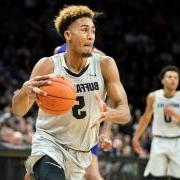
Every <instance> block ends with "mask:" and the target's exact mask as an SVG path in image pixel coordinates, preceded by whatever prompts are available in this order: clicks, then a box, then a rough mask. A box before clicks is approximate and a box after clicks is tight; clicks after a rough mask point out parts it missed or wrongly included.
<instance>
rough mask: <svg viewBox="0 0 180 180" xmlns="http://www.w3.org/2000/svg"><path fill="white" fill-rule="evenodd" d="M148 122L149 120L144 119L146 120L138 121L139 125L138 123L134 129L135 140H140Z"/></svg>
mask: <svg viewBox="0 0 180 180" xmlns="http://www.w3.org/2000/svg"><path fill="white" fill-rule="evenodd" d="M149 121H150V120H149V119H146V118H143V117H142V118H141V119H140V123H139V125H138V127H137V129H136V132H135V134H134V138H135V139H137V140H138V139H140V138H141V136H142V134H143V132H144V131H145V129H146V128H147V126H148V124H149Z"/></svg>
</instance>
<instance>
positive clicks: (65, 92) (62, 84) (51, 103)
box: [37, 76, 76, 115]
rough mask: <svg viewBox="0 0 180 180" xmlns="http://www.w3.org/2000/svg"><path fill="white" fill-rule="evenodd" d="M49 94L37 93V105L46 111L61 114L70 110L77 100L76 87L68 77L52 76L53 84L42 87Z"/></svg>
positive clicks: (51, 113)
mask: <svg viewBox="0 0 180 180" xmlns="http://www.w3.org/2000/svg"><path fill="white" fill-rule="evenodd" d="M40 89H41V90H43V91H45V92H47V96H43V95H39V94H38V95H37V105H38V106H39V108H40V109H42V110H43V111H44V112H45V113H48V114H50V115H61V114H64V113H65V112H67V111H69V110H70V109H71V108H72V107H73V105H74V104H75V101H76V88H75V85H74V84H73V82H72V80H71V79H70V78H68V77H60V76H59V77H56V76H55V77H52V79H51V84H50V85H45V86H41V87H40Z"/></svg>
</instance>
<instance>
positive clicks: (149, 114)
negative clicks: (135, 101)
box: [143, 93, 154, 119]
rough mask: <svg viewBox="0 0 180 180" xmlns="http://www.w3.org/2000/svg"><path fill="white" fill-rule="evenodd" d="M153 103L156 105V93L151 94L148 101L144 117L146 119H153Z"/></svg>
mask: <svg viewBox="0 0 180 180" xmlns="http://www.w3.org/2000/svg"><path fill="white" fill-rule="evenodd" d="M153 103H154V93H150V94H149V95H148V96H147V99H146V109H145V112H144V115H143V116H144V117H145V118H148V119H151V117H152V114H153Z"/></svg>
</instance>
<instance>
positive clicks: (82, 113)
mask: <svg viewBox="0 0 180 180" xmlns="http://www.w3.org/2000/svg"><path fill="white" fill-rule="evenodd" d="M76 101H77V102H78V104H77V105H74V106H73V108H72V113H73V116H74V117H75V118H77V119H82V118H84V117H85V116H86V111H82V110H81V109H82V108H83V107H84V106H85V101H84V97H83V96H78V97H77V98H76Z"/></svg>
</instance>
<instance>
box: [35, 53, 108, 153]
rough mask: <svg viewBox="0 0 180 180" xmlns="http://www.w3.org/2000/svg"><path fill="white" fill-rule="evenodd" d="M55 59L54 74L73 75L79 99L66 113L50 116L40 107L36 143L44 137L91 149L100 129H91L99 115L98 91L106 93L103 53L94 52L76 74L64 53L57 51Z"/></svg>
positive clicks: (78, 148) (102, 94)
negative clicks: (101, 63) (68, 67)
mask: <svg viewBox="0 0 180 180" xmlns="http://www.w3.org/2000/svg"><path fill="white" fill-rule="evenodd" d="M52 58H53V61H54V73H55V74H56V75H62V76H68V77H70V78H71V79H72V80H73V82H74V84H75V85H76V87H77V101H76V104H75V105H74V106H73V108H72V109H71V110H70V111H69V112H67V113H65V114H63V115H58V116H51V115H48V114H46V113H44V112H43V111H42V110H41V109H40V110H39V115H38V119H37V123H36V133H35V135H34V137H33V144H38V143H41V142H40V140H41V139H42V137H43V141H44V140H46V139H48V141H49V140H50V141H53V143H55V144H62V145H66V146H67V147H69V148H72V149H75V150H79V151H89V150H90V149H91V148H92V147H93V146H94V145H95V144H96V143H97V140H98V132H99V126H97V127H95V128H91V126H92V124H93V122H95V121H96V120H97V119H98V118H99V116H100V110H99V106H98V102H97V99H96V94H98V95H100V97H101V98H102V99H104V98H105V95H106V91H105V87H104V80H103V77H102V74H101V67H100V55H99V54H96V53H93V54H92V56H91V57H89V58H88V61H89V64H88V65H87V66H86V67H85V68H84V70H83V71H82V72H80V74H74V73H72V72H71V71H69V70H68V69H67V67H65V60H64V53H61V54H56V55H54V56H52ZM48 141H47V142H48ZM34 147H35V145H34ZM36 148H38V146H36Z"/></svg>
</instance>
